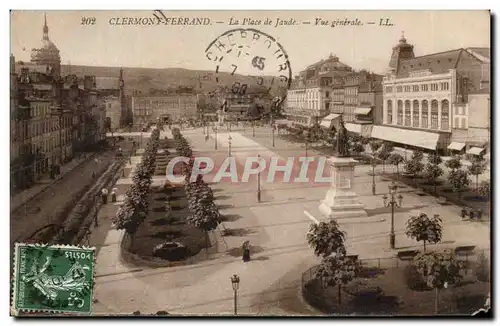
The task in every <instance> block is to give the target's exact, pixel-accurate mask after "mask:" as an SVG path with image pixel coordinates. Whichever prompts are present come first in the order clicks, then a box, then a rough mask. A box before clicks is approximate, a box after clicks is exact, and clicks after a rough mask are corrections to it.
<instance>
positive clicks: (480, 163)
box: [468, 156, 486, 191]
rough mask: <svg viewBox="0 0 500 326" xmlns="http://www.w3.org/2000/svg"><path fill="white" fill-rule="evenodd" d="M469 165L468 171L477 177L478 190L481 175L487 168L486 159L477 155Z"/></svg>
mask: <svg viewBox="0 0 500 326" xmlns="http://www.w3.org/2000/svg"><path fill="white" fill-rule="evenodd" d="M471 163H472V164H471V165H470V166H469V168H468V171H469V173H470V174H471V175H473V176H475V177H476V191H477V190H478V189H479V175H480V174H482V173H483V172H484V171H485V170H486V161H485V160H484V158H483V157H482V156H476V157H475V158H474V159H473V160H472V162H471Z"/></svg>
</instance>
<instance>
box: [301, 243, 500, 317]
mask: <svg viewBox="0 0 500 326" xmlns="http://www.w3.org/2000/svg"><path fill="white" fill-rule="evenodd" d="M481 254H483V255H484V256H485V257H486V258H487V259H488V261H489V262H491V251H490V250H489V249H476V250H473V251H467V250H465V251H463V252H455V257H456V259H458V260H460V261H463V262H465V269H464V271H463V273H462V276H463V277H467V276H469V275H471V274H473V270H472V267H471V266H470V264H468V263H469V261H471V262H472V261H477V258H478V257H479V256H480V255H481ZM357 261H358V262H359V263H360V264H361V267H365V268H369V267H371V268H374V267H376V268H378V269H389V268H405V267H406V266H409V265H410V264H411V261H412V260H411V259H401V258H397V257H385V258H369V259H358V260H357ZM318 267H319V266H318V265H316V266H313V267H311V268H309V269H308V270H306V271H305V272H304V273H302V278H301V279H302V280H301V291H302V296H303V297H304V299H305V300H306V302H307V303H308V304H309V305H311V306H312V307H315V308H317V309H319V310H321V311H323V312H327V313H328V312H330V310H331V303H329V302H328V301H327V300H325V297H324V296H323V295H321V294H318V293H315V292H313V291H310V290H309V289H308V288H307V285H310V284H311V282H314V280H315V277H314V274H315V272H316V270H317V269H318Z"/></svg>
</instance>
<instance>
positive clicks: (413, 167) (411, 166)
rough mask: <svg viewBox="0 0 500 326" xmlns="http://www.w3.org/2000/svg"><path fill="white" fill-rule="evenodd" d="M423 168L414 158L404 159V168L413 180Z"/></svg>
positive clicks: (414, 180)
mask: <svg viewBox="0 0 500 326" xmlns="http://www.w3.org/2000/svg"><path fill="white" fill-rule="evenodd" d="M423 169H424V164H423V163H422V162H421V161H418V160H416V159H414V158H411V159H410V160H407V161H405V170H406V172H407V173H408V174H410V175H412V176H413V182H416V180H417V176H418V174H419V173H420V172H422V170H423Z"/></svg>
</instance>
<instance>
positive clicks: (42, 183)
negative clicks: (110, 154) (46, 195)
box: [10, 153, 95, 213]
mask: <svg viewBox="0 0 500 326" xmlns="http://www.w3.org/2000/svg"><path fill="white" fill-rule="evenodd" d="M94 155H95V153H85V154H84V157H82V158H80V159H78V158H75V159H73V160H72V161H71V162H69V163H68V164H66V165H63V166H61V174H59V175H58V176H57V177H56V178H55V179H50V176H49V175H48V174H45V175H44V176H43V177H42V179H40V180H38V181H37V182H36V183H35V184H34V185H33V186H31V187H30V188H28V189H25V190H23V191H21V192H19V193H17V194H15V195H14V196H11V197H10V212H11V213H12V212H14V211H15V210H17V209H18V208H20V207H21V206H22V205H24V203H26V202H28V201H30V200H31V199H33V198H34V197H36V196H37V195H38V194H40V193H42V192H43V191H45V190H46V189H47V188H49V187H50V186H52V185H53V184H54V183H56V182H58V181H59V180H61V179H62V178H64V176H65V175H66V174H67V173H69V172H71V171H73V170H74V169H75V168H77V167H78V166H80V164H82V163H84V162H85V161H87V160H88V159H89V158H90V157H92V156H94Z"/></svg>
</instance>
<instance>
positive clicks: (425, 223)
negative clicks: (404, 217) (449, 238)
mask: <svg viewBox="0 0 500 326" xmlns="http://www.w3.org/2000/svg"><path fill="white" fill-rule="evenodd" d="M442 223H443V221H442V220H441V219H440V218H439V215H434V217H432V218H429V216H427V214H425V213H420V214H418V215H413V216H410V219H409V220H408V221H407V222H406V235H407V236H408V237H409V238H412V239H415V240H417V241H418V242H420V241H423V242H424V252H425V249H426V248H425V244H426V243H427V242H429V243H438V242H439V241H441V238H442V236H443V226H442Z"/></svg>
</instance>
